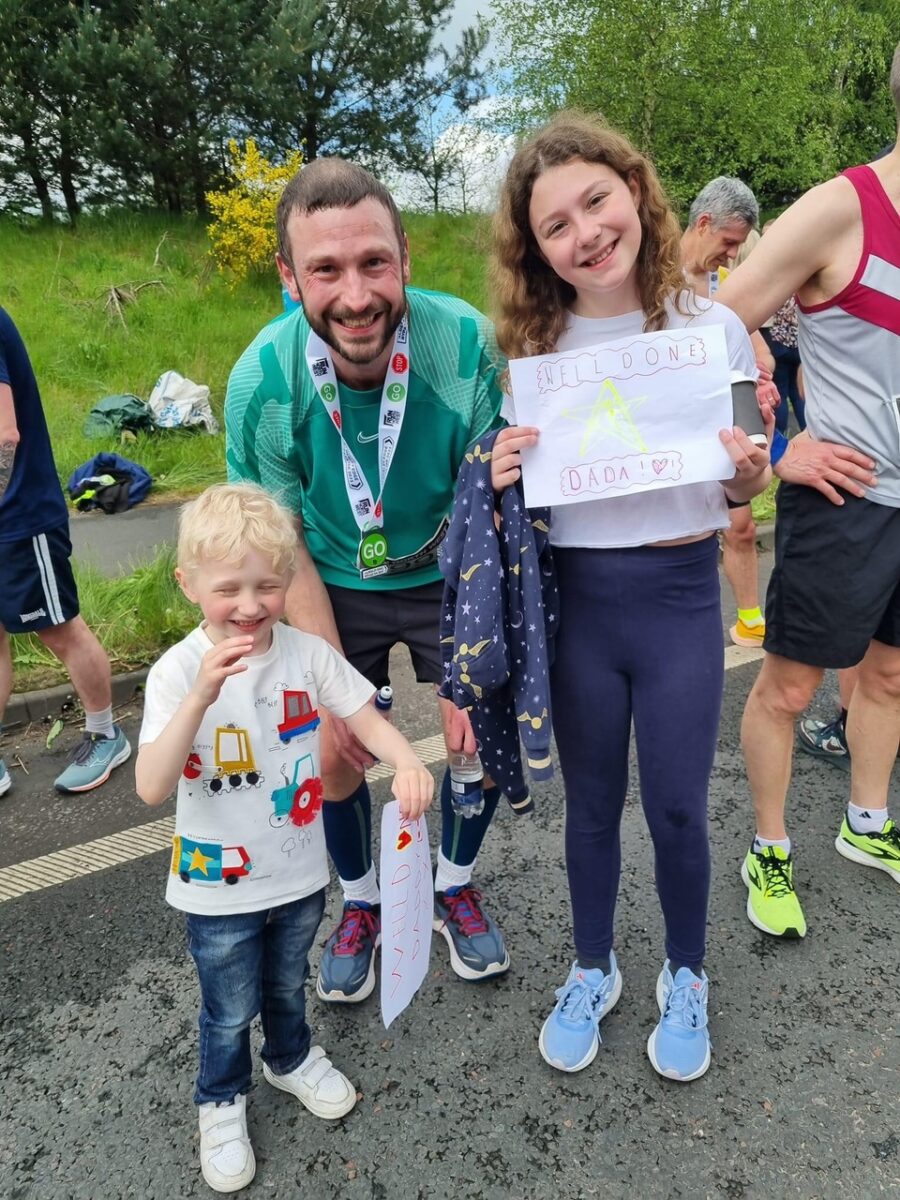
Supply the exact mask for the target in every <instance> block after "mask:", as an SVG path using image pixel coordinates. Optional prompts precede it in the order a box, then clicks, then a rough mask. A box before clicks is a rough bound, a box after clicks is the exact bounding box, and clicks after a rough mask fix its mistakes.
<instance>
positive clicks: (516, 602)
mask: <svg viewBox="0 0 900 1200" xmlns="http://www.w3.org/2000/svg"><path fill="white" fill-rule="evenodd" d="M496 436H497V434H496V431H495V432H493V433H489V434H486V435H485V436H484V437H482V438H480V439H479V441H478V442H477V443H476V444H475V445H474V446H473V447H471V449H470V450H469V451H468V452H467V453H466V454H465V456H464V459H463V463H462V467H461V468H460V472H459V478H458V480H457V484H456V497H455V499H454V501H453V515H452V516H451V518H450V527H449V529H448V530H447V536H446V537H445V538H444V541H443V542H442V543H441V548H440V551H439V552H438V561H439V564H440V568H441V574H442V575H443V577H444V603H443V611H442V614H441V658H442V660H443V666H444V679H443V682H442V684H441V687H440V689H439V691H440V695H441V696H444V697H445V698H446V699H448V700H452V701H453V703H454V704H455V705H456V707H457V708H467V709H469V715H470V717H471V720H472V729H473V730H474V733H475V737H476V739H477V741H478V747H479V753H480V754H481V760H482V763H483V764H484V769H485V773H486V774H489V775H490V776H491V777H492V778H493V779H494V781H495V782H496V783H497V784H498V785H499V787H500V790H501V791H502V792H503V793H504V795H505V796H506V798H507V800H508V801H509V804H510V807H511V808H512V809H513V811H514V812H517V813H526V812H531V811H532V810H533V808H534V805H533V804H532V802H531V799H530V796H529V792H528V785H527V784H526V782H525V773H524V770H523V766H522V754H521V749H522V746H524V748H525V755H526V758H527V762H528V768H529V771H530V773H531V777H532V779H534V780H544V779H549V778H551V776H552V775H553V764H552V761H551V758H550V682H549V668H550V664H551V662H552V661H553V642H554V638H555V636H556V627H557V624H558V622H559V593H558V590H557V586H556V572H555V570H554V567H553V555H552V552H551V549H550V538H549V532H550V510H549V509H547V508H535V509H532V510H530V511H529V510H528V509H527V508H526V507H525V499H524V494H523V492H522V484H521V480H519V481H518V482H517V483H516V484H514V485H512V486H511V487H508V488H506V489H505V490H504V491H503V493H502V494H501V496H500V498H499V501H498V505H499V528H498V525H497V523H496V522H495V520H494V514H495V500H494V491H493V488H492V486H491V454H492V451H493V445H494V441H495V439H496ZM520 738H521V745H520Z"/></svg>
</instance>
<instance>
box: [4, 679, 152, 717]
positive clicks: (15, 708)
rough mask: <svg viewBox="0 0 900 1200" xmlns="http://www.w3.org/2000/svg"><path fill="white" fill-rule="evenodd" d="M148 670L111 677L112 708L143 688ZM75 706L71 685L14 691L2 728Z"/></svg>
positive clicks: (63, 684)
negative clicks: (30, 690) (71, 705)
mask: <svg viewBox="0 0 900 1200" xmlns="http://www.w3.org/2000/svg"><path fill="white" fill-rule="evenodd" d="M149 669H150V668H149V667H142V668H141V669H140V670H139V671H127V672H126V673H125V674H123V675H114V676H113V680H112V702H113V707H114V708H115V707H117V706H118V705H120V704H127V703H128V701H129V700H132V699H133V698H134V696H135V694H136V692H137V691H138V689H139V688H142V687H143V686H144V681H145V680H146V678H147V672H148V670H149ZM76 703H77V697H76V696H75V692H74V691H73V689H72V685H71V683H60V684H57V685H56V686H55V687H49V688H39V689H38V690H37V691H34V692H15V693H14V694H13V695H12V696H10V698H9V704H7V706H6V714H5V716H4V718H3V726H4V728H5V729H11V728H12V727H13V726H14V725H27V724H28V723H29V722H30V721H43V720H44V718H45V717H55V716H59V714H60V713H61V712H62V710H63V709H64V708H65V707H66V706H67V705H70V704H76Z"/></svg>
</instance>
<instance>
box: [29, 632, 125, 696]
mask: <svg viewBox="0 0 900 1200" xmlns="http://www.w3.org/2000/svg"><path fill="white" fill-rule="evenodd" d="M38 637H39V638H40V639H41V641H42V642H43V643H44V645H45V646H46V647H47V649H48V650H52V651H53V653H54V654H55V655H56V657H57V658H58V659H59V660H60V662H61V663H62V664H63V666H64V667H65V668H66V670H67V671H68V673H69V678H70V679H71V680H72V686H73V687H74V689H75V691H76V693H77V694H78V698H79V700H80V701H81V703H82V705H83V707H84V711H85V712H102V711H103V710H104V709H106V708H109V706H110V704H111V703H112V679H111V671H110V666H109V659H108V658H107V657H106V651H105V650H104V649H103V647H102V646H101V645H100V643H99V642H98V641H97V639H96V637H95V636H94V634H93V633H92V632H91V631H90V629H88V627H87V625H86V624H85V623H84V620H83V619H82V618H81V617H73V618H72V620H71V621H66V622H64V623H63V624H62V625H50V626H48V627H47V628H46V629H40V630H38Z"/></svg>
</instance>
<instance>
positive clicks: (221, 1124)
mask: <svg viewBox="0 0 900 1200" xmlns="http://www.w3.org/2000/svg"><path fill="white" fill-rule="evenodd" d="M246 1106H247V1097H246V1096H235V1098H234V1102H233V1103H232V1104H201V1105H200V1169H201V1171H202V1172H203V1178H204V1179H205V1180H206V1182H207V1183H208V1184H209V1186H210V1187H211V1188H212V1190H213V1191H214V1192H238V1191H240V1189H241V1188H244V1187H246V1186H247V1184H248V1183H250V1181H251V1180H252V1179H253V1176H254V1175H255V1174H256V1158H255V1156H254V1154H253V1147H252V1146H251V1145H250V1138H249V1136H248V1134H247V1108H246Z"/></svg>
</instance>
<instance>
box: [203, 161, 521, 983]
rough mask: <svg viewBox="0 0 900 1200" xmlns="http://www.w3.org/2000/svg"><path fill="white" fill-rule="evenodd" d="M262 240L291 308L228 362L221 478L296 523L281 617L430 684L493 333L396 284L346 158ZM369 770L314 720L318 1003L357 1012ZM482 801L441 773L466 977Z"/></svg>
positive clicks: (472, 316) (376, 200)
mask: <svg viewBox="0 0 900 1200" xmlns="http://www.w3.org/2000/svg"><path fill="white" fill-rule="evenodd" d="M278 242H279V252H278V256H277V261H278V268H279V271H280V273H281V278H282V281H283V283H284V286H285V287H286V289H287V291H288V292H289V294H290V296H291V298H292V299H293V300H295V301H297V302H299V304H300V305H301V306H302V307H301V308H298V309H296V310H295V311H293V312H292V313H290V314H289V315H288V316H285V317H281V318H280V319H278V320H276V321H273V322H272V323H271V324H270V325H267V326H266V328H265V329H263V330H262V332H261V333H260V334H259V335H258V336H257V337H256V339H255V340H254V341H253V342H252V343H251V345H250V346H249V347H248V349H247V350H246V351H245V352H244V354H243V355H242V356H241V358H240V359H239V360H238V363H237V365H236V366H235V368H234V370H233V371H232V374H231V379H230V381H229V384H228V394H227V398H226V404H225V423H226V433H227V445H228V450H227V458H228V474H229V477H230V478H231V479H232V480H240V479H246V480H252V481H254V482H256V483H260V484H262V485H263V487H265V488H267V489H268V490H269V491H270V492H271V493H272V494H273V495H275V496H276V497H277V498H278V499H279V500H280V501H281V502H282V503H283V504H284V505H285V506H286V507H287V508H288V509H289V510H290V511H291V512H293V513H294V514H296V516H297V517H298V519H299V521H300V523H301V527H302V532H303V539H304V551H303V557H302V559H301V562H300V567H299V569H298V571H297V574H296V577H295V580H294V583H293V584H292V586H291V590H290V592H289V594H288V599H287V606H286V612H287V617H288V619H289V620H290V621H291V622H292V623H294V624H298V625H301V626H302V627H303V628H304V629H306V630H308V631H309V632H313V633H317V634H319V635H321V636H322V637H324V638H325V639H326V640H327V641H329V642H331V644H332V645H333V646H335V647H336V648H337V649H338V650H340V651H342V652H343V654H344V655H345V657H346V658H348V659H349V661H350V662H351V663H352V664H353V666H355V667H356V668H357V670H359V671H360V672H361V673H362V674H363V675H365V676H366V677H367V678H368V679H369V680H370V682H371V683H373V684H374V685H375V686H376V687H381V686H382V685H384V684H386V683H387V682H388V657H389V654H390V651H391V648H392V647H393V646H394V645H395V644H396V643H398V642H402V643H403V644H404V645H406V646H407V647H408V648H409V651H410V655H411V657H412V661H413V666H414V668H415V671H416V677H417V679H418V680H419V681H420V682H425V681H427V682H429V683H433V684H438V683H439V682H440V680H441V678H442V669H441V658H440V651H439V638H440V614H441V598H442V592H443V585H442V582H441V576H440V571H439V570H438V567H437V549H438V546H439V544H440V542H441V539H442V538H443V536H444V533H445V531H446V528H447V523H448V513H449V511H450V507H451V503H452V500H453V492H454V486H455V482H456V475H457V471H458V469H459V466H460V463H461V462H462V458H463V454H464V452H465V450H466V447H467V446H468V445H469V444H470V443H471V442H472V441H473V440H474V439H476V438H478V437H479V436H481V434H483V433H484V432H485V431H486V430H487V429H489V428H491V426H492V425H493V424H494V423H495V420H496V418H497V413H498V411H499V408H500V402H501V393H500V388H499V384H498V374H497V371H498V357H499V355H498V352H497V349H496V345H495V342H494V336H493V330H492V328H491V326H490V323H489V322H488V321H487V320H486V319H485V318H484V317H483V316H482V315H481V314H480V313H479V312H477V311H476V310H475V309H473V308H471V307H470V306H469V305H468V304H465V303H464V302H463V301H461V300H458V299H456V298H454V297H452V296H446V295H442V294H438V293H434V292H426V291H421V290H420V289H418V288H410V289H409V290H408V291H407V289H406V284H407V283H408V282H409V247H408V244H407V240H406V235H405V233H404V231H403V227H402V224H401V221H400V215H399V213H398V211H397V208H396V205H395V204H394V201H393V198H392V197H391V195H390V193H389V192H388V191H387V190H386V189H385V188H384V187H383V186H382V185H381V184H380V183H379V182H378V181H377V180H376V179H375V178H374V177H373V176H372V175H370V174H369V173H368V172H367V171H364V170H363V169H362V168H361V167H359V166H357V165H355V164H353V163H349V162H345V161H343V160H341V159H334V158H333V159H317V160H315V161H314V162H312V163H310V164H309V165H308V166H306V167H304V168H303V170H302V171H300V172H298V174H297V175H295V176H294V178H293V179H292V180H291V181H290V182H289V183H288V185H287V187H286V188H285V190H284V194H283V195H282V198H281V201H280V203H279V206H278ZM311 613H312V614H315V617H314V619H313V620H312V621H311V620H310V614H311ZM438 703H439V709H440V715H441V721H442V725H443V730H444V737H445V740H446V743H447V748H448V752H450V751H456V752H458V751H460V750H461V749H463V748H464V749H465V750H466V751H467V752H469V753H471V752H474V750H475V740H474V736H473V734H472V730H471V725H470V723H469V719H468V716H467V715H466V713H464V712H460V711H459V710H458V709H456V708H455V707H454V706H453V705H452V704H451V703H450V702H449V701H446V700H439V701H438ZM371 763H372V759H371V758H370V757H369V756H368V755H367V753H366V752H365V751H364V750H363V748H362V747H361V746H360V745H359V743H358V742H357V741H356V740H355V739H354V738H353V737H352V736H351V735H350V733H349V731H348V730H347V728H346V726H345V725H344V723H343V722H342V721H339V720H338V719H337V718H335V717H333V716H326V718H325V720H324V722H323V738H322V764H323V776H324V784H325V796H326V799H327V800H328V801H329V803H326V804H325V808H324V818H325V836H326V841H327V845H328V851H329V853H330V854H331V857H332V859H333V860H334V863H335V866H336V868H337V871H338V874H339V876H340V880H341V887H342V888H343V892H344V908H343V914H342V917H341V920H340V922H339V924H338V926H337V928H336V929H335V930H334V932H333V933H332V934H331V936H330V937H329V939H328V941H327V943H326V946H325V950H324V953H323V955H322V961H321V965H320V969H319V980H318V985H317V991H318V994H319V996H320V997H321V998H322V999H324V1000H332V1001H340V1002H346V1003H355V1002H356V1001H359V1000H363V999H365V997H366V996H368V995H369V994H370V992H371V991H372V989H373V988H374V986H375V966H374V953H375V949H376V947H377V945H378V943H379V940H380V908H379V902H380V893H379V888H378V882H377V879H376V874H375V867H374V865H373V862H372V849H371V839H372V828H371V825H372V821H371V803H370V798H369V789H368V786H367V784H366V780H365V776H364V774H363V772H364V770H365V768H366V766H368V765H371ZM499 795H500V793H499V789H498V788H497V787H495V786H493V785H492V784H490V783H488V782H487V781H486V787H485V791H484V808H483V811H482V812H480V813H479V814H477V815H475V816H472V817H469V818H468V819H466V820H463V819H461V817H460V816H459V815H458V814H457V813H455V812H454V810H453V806H452V803H451V790H450V779H449V772H448V773H445V775H444V781H443V787H442V790H441V809H442V814H443V833H442V840H441V848H440V851H439V853H438V861H437V873H436V876H435V891H436V893H437V895H436V901H435V928H436V929H439V930H440V931H441V932H442V933H443V935H444V937H445V938H446V939H447V942H448V944H449V946H450V961H451V964H452V966H453V969H454V971H455V972H456V973H457V974H458V975H460V976H461V977H462V978H464V979H471V980H478V979H484V978H487V977H488V976H491V975H497V974H500V973H501V972H503V971H506V970H507V968H508V967H509V956H508V954H507V952H506V946H505V945H504V942H503V937H502V934H501V933H500V930H499V929H498V928H497V926H496V925H495V924H494V922H493V921H492V920H491V919H490V917H488V916H487V915H486V913H485V912H484V909H483V908H482V906H481V896H480V894H479V892H478V891H476V890H475V889H474V888H472V886H471V876H472V869H473V867H474V863H475V858H476V855H477V853H478V850H479V848H480V846H481V843H482V841H483V839H484V835H485V833H486V831H487V827H488V825H489V824H490V821H491V818H492V817H493V815H494V811H495V809H496V807H497V801H498V799H499Z"/></svg>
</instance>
